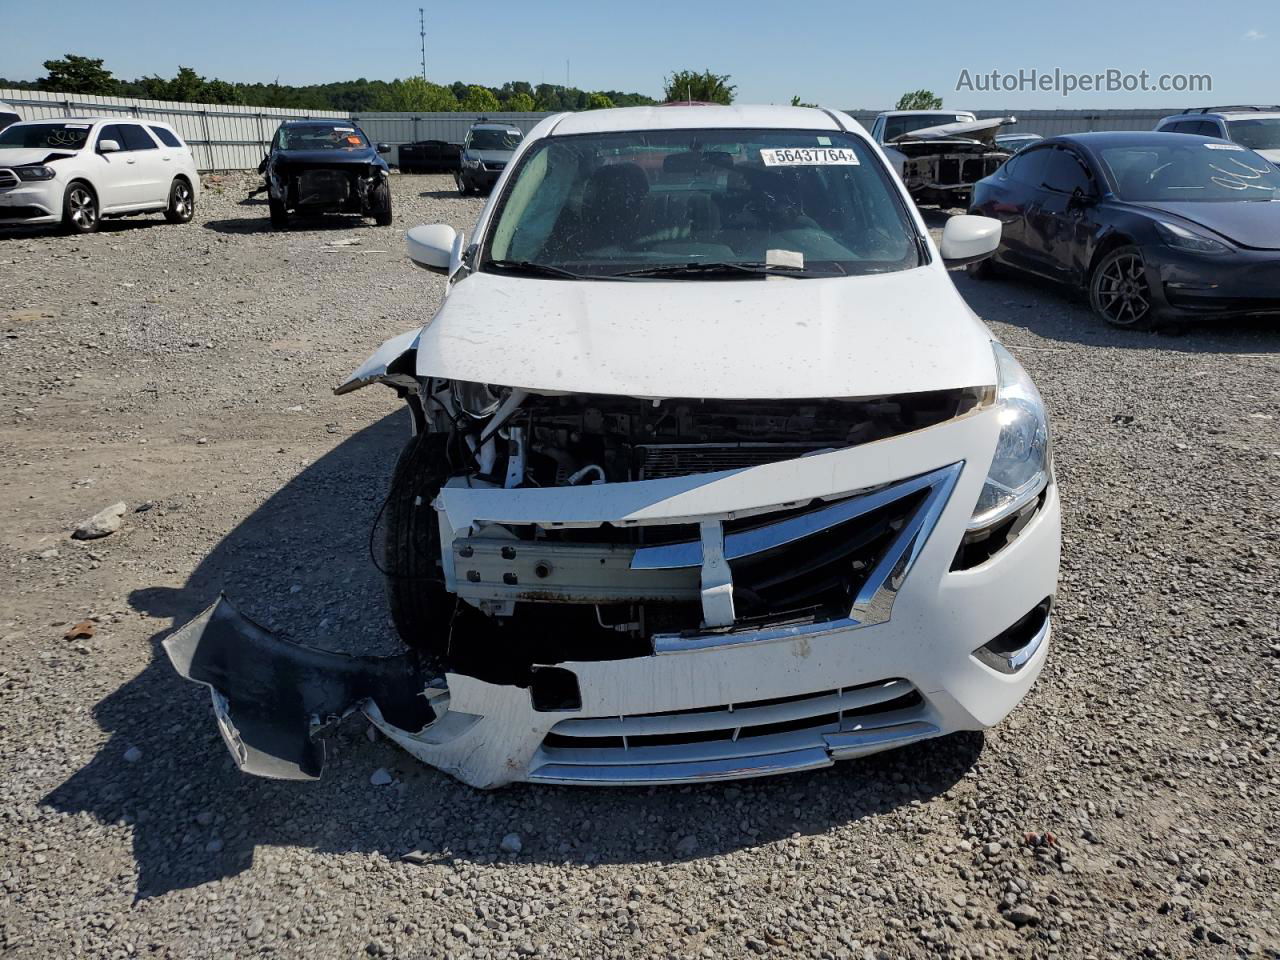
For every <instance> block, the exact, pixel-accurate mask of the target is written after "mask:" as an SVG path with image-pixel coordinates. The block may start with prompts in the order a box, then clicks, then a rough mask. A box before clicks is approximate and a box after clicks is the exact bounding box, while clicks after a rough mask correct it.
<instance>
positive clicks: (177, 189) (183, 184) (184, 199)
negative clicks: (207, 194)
mask: <svg viewBox="0 0 1280 960" xmlns="http://www.w3.org/2000/svg"><path fill="white" fill-rule="evenodd" d="M195 212H196V196H195V191H193V190H192V189H191V184H189V183H187V181H185V180H182V179H180V178H179V179H175V180H174V181H173V186H171V187H170V188H169V207H168V209H167V210H165V212H164V218H165V219H166V220H168V221H169V222H170V223H190V222H191V218H192V217H193V216H195Z"/></svg>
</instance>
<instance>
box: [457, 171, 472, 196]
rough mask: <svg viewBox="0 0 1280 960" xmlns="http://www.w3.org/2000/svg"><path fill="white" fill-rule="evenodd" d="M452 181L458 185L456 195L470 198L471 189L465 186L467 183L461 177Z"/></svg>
mask: <svg viewBox="0 0 1280 960" xmlns="http://www.w3.org/2000/svg"><path fill="white" fill-rule="evenodd" d="M454 181H455V182H456V183H457V184H458V194H459V195H460V196H463V197H469V196H471V188H470V187H469V186H467V181H466V180H464V179H463V178H462V176H461V175H458V176H456V177H454Z"/></svg>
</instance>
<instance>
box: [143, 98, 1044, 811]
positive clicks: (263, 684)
mask: <svg viewBox="0 0 1280 960" xmlns="http://www.w3.org/2000/svg"><path fill="white" fill-rule="evenodd" d="M999 235H1000V225H999V223H998V222H997V221H994V220H989V219H986V218H982V217H969V216H960V217H954V218H952V219H951V220H950V221H949V222H948V223H947V225H946V227H945V229H944V231H943V237H942V242H941V244H940V245H935V244H934V242H933V241H932V239H931V238H930V236H929V232H928V230H927V229H926V227H925V224H924V222H923V221H922V220H921V217H920V214H919V213H918V212H917V211H916V209H915V206H914V204H912V203H911V200H910V197H908V195H907V193H906V191H905V190H904V189H903V186H902V183H901V181H900V180H898V178H897V177H895V176H894V175H893V173H892V171H891V169H890V168H889V166H888V165H887V163H886V161H885V158H884V154H883V153H882V152H881V150H880V148H879V147H878V146H877V144H876V143H875V142H874V141H872V140H871V139H870V138H869V137H868V136H867V135H866V134H865V133H864V132H862V130H861V129H860V128H859V126H858V124H857V123H855V122H854V121H853V120H852V119H851V118H849V117H847V116H845V115H843V114H840V113H833V112H828V111H824V110H817V109H807V108H789V107H738V106H734V107H721V106H678V107H677V106H669V107H656V108H650V107H638V108H626V109H617V110H599V111H591V112H584V113H575V114H563V115H559V116H554V117H550V118H548V119H546V120H544V121H542V122H541V123H540V124H539V125H538V126H537V127H536V128H535V129H534V130H533V131H532V133H531V134H530V135H529V137H528V139H526V140H525V141H524V143H523V144H522V145H521V146H520V148H519V149H518V150H517V151H516V154H515V156H514V158H513V160H512V162H511V163H510V164H509V165H508V166H507V168H506V170H505V171H504V172H503V174H502V177H501V179H500V180H499V182H498V183H497V185H496V188H495V190H494V192H493V195H492V198H491V199H490V201H489V203H488V204H487V206H486V207H485V209H484V211H483V213H482V214H481V215H480V220H479V223H478V224H477V226H476V229H475V232H474V234H473V235H472V236H471V237H470V238H467V239H464V238H463V237H462V236H460V235H458V234H456V233H455V231H454V230H453V229H452V228H451V227H447V226H439V225H438V226H434V227H418V228H415V229H414V230H413V231H410V235H409V251H410V256H411V257H412V258H413V259H414V260H415V261H416V262H418V263H419V264H421V265H422V266H425V267H428V268H430V269H433V270H438V271H440V272H443V273H445V274H447V275H448V277H449V288H448V294H447V296H446V297H445V300H444V303H443V305H442V306H441V307H440V309H439V311H438V312H437V313H436V314H435V316H434V317H432V318H427V317H423V318H422V319H423V320H424V321H428V322H426V324H425V326H422V327H420V328H418V329H414V330H412V331H410V332H408V333H406V334H404V335H403V336H400V337H397V338H395V339H393V340H391V341H389V342H388V343H386V344H384V345H383V346H382V347H381V348H380V349H379V350H378V351H377V352H376V353H374V355H373V356H372V357H371V358H370V359H369V360H368V361H367V362H366V363H365V365H364V366H363V367H361V368H360V369H359V370H357V371H356V372H355V373H354V374H353V375H352V376H351V378H350V379H348V380H347V381H346V382H345V383H343V384H342V385H341V386H340V387H339V388H338V392H339V393H347V392H349V391H352V390H356V389H359V388H361V387H363V386H365V385H367V384H371V383H383V384H386V385H388V386H390V387H392V388H393V389H394V390H395V391H396V393H397V394H398V395H399V396H400V397H401V398H403V399H404V400H405V401H406V402H407V403H408V406H409V409H410V412H411V415H412V416H411V419H412V422H413V424H414V428H415V429H414V435H413V436H412V437H411V438H410V439H409V440H408V442H407V445H406V447H405V450H404V452H403V454H402V455H401V458H400V462H399V464H398V466H397V469H396V472H395V474H394V477H393V480H392V485H391V489H390V492H389V495H388V499H387V503H386V509H385V522H386V524H387V529H386V551H385V556H384V565H383V566H384V571H385V573H386V574H387V577H388V593H389V596H390V602H391V614H392V617H393V619H394V621H395V623H396V626H397V627H398V629H399V632H400V636H401V638H402V639H403V640H404V642H405V644H406V645H407V646H409V647H411V648H413V653H412V654H406V655H405V656H403V657H399V658H382V659H375V658H367V657H366V658H355V657H342V656H339V655H336V654H331V653H323V652H321V651H317V650H315V649H313V648H309V647H304V646H300V645H296V644H293V643H290V642H287V641H285V640H282V639H280V638H277V637H274V636H272V635H271V634H270V633H268V632H267V631H265V630H263V629H262V628H260V627H258V626H257V625H256V624H254V623H253V622H252V621H250V620H249V619H248V618H247V617H245V616H243V615H241V614H240V613H238V612H237V611H236V610H235V608H234V607H232V606H231V605H230V603H229V602H227V601H226V600H225V599H224V600H220V601H219V602H218V603H216V604H215V605H214V606H212V607H211V608H210V609H209V610H208V611H206V612H205V613H204V614H203V615H202V616H200V617H199V618H197V619H196V620H195V621H193V622H192V623H190V624H188V625H187V626H186V627H184V628H183V629H182V630H180V631H178V632H177V633H176V634H174V635H173V636H172V637H171V638H169V639H168V640H167V641H166V649H167V650H168V652H169V654H170V657H171V658H172V660H173V662H174V664H175V666H176V667H177V668H178V670H179V672H181V673H182V674H183V675H184V676H186V677H188V678H189V679H192V680H195V681H197V682H199V683H203V684H205V685H207V686H209V687H211V688H212V690H213V702H214V707H215V712H216V713H217V716H218V718H219V722H220V724H221V726H222V730H223V733H224V735H225V737H226V739H227V742H228V744H229V745H230V747H231V749H232V753H233V755H234V756H235V757H236V759H237V761H238V763H239V764H240V766H241V767H242V768H243V769H245V770H246V771H249V772H253V773H261V774H265V775H268V776H275V777H314V776H317V775H318V774H319V769H320V765H321V760H322V752H321V750H320V748H319V746H318V744H317V742H316V740H315V737H316V736H317V735H322V734H323V732H324V731H325V730H326V729H328V727H329V724H328V723H327V722H326V721H327V719H328V718H331V717H341V716H343V715H345V714H346V713H347V712H349V711H350V710H352V709H355V708H359V709H362V710H363V711H364V712H365V714H366V715H367V716H368V717H369V718H370V719H371V720H372V722H373V723H374V724H376V725H377V726H378V727H379V729H381V730H382V731H383V732H384V733H385V734H386V735H387V736H388V737H390V738H391V739H393V740H394V741H396V742H397V743H398V744H400V745H401V746H403V747H404V748H405V749H407V750H409V751H410V752H412V753H413V754H414V755H416V756H417V757H419V758H420V759H422V760H424V761H426V762H428V763H430V764H433V765H435V766H437V767H440V768H441V769H443V770H446V771H448V772H449V773H451V774H453V775H454V776H456V777H459V778H460V779H462V780H464V781H466V782H467V783H470V784H474V785H476V786H482V787H492V786H498V785H501V784H504V783H508V782H511V781H516V780H526V781H531V782H540V783H571V784H653V783H687V782H700V781H707V780H723V779H730V778H737V777H754V776H762V775H766V774H775V773H782V772H787V771H796V770H808V769H813V768H816V767H823V766H828V765H830V764H831V763H833V762H834V761H836V760H841V759H845V758H849V757H856V756H861V755H864V754H869V753H874V752H875V751H878V750H885V749H889V748H892V747H900V746H902V745H904V744H909V743H912V742H915V741H920V740H924V739H926V738H930V737H937V736H940V735H944V734H948V733H952V732H954V731H959V730H977V729H982V728H984V727H988V726H991V725H992V724H995V723H998V722H999V721H1000V720H1001V719H1002V718H1003V717H1004V716H1005V715H1006V714H1007V713H1008V712H1009V711H1010V710H1012V709H1013V708H1014V706H1015V705H1016V704H1017V703H1018V702H1019V701H1020V700H1021V699H1022V698H1023V697H1024V696H1025V695H1026V693H1027V691H1028V690H1029V689H1030V688H1031V685H1032V684H1033V683H1034V681H1035V679H1036V677H1037V675H1038V674H1039V673H1040V670H1041V668H1042V667H1043V665H1044V662H1045V658H1046V656H1047V653H1048V649H1049V643H1048V638H1049V632H1050V623H1051V611H1052V605H1053V598H1054V595H1055V591H1056V588H1057V579H1058V552H1059V540H1060V534H1059V505H1058V493H1057V488H1056V484H1055V483H1054V478H1053V469H1052V464H1051V459H1050V445H1049V428H1048V423H1047V419H1046V415H1045V408H1044V405H1043V404H1042V402H1041V399H1040V396H1039V394H1038V393H1037V392H1036V388H1035V387H1034V386H1033V385H1032V383H1031V381H1030V380H1029V379H1028V377H1027V374H1026V373H1025V371H1023V369H1022V368H1021V367H1020V366H1019V365H1018V363H1017V361H1016V360H1015V359H1014V358H1013V357H1012V356H1011V355H1010V354H1009V352H1008V351H1007V350H1006V349H1005V348H1004V347H1002V346H1001V345H1000V344H999V343H998V342H996V341H995V338H994V337H993V335H992V333H991V331H990V330H988V329H987V328H986V327H985V326H984V325H983V324H982V322H981V321H980V320H979V319H978V317H976V316H975V315H974V314H973V312H972V311H971V310H969V308H968V307H967V306H966V305H965V303H964V301H963V300H962V299H961V298H960V295H959V293H958V292H957V291H956V288H955V286H954V285H953V284H952V282H951V278H950V277H949V276H948V274H947V268H948V267H949V266H956V265H959V264H962V263H966V262H972V261H975V260H978V259H981V258H982V257H984V256H988V255H989V254H990V253H991V251H992V250H993V249H994V248H995V246H996V244H997V243H998V240H999ZM369 616H370V617H375V616H377V614H376V613H374V612H372V611H371V612H370V614H369Z"/></svg>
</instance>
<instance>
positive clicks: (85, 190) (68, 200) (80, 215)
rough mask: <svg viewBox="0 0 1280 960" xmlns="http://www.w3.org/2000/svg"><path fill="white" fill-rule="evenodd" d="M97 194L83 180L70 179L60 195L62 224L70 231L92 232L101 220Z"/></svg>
mask: <svg viewBox="0 0 1280 960" xmlns="http://www.w3.org/2000/svg"><path fill="white" fill-rule="evenodd" d="M99 213H100V212H99V210H98V195H97V194H96V193H94V192H93V187H91V186H89V184H87V183H85V182H84V181H83V180H72V181H71V182H70V183H69V184H67V189H66V192H65V193H63V195H62V226H63V227H64V228H65V229H66V230H67V231H69V232H70V233H93V232H94V231H96V230H97V229H98V224H99V223H101V222H102V217H101V216H100V215H99Z"/></svg>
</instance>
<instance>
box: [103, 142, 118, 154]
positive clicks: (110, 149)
mask: <svg viewBox="0 0 1280 960" xmlns="http://www.w3.org/2000/svg"><path fill="white" fill-rule="evenodd" d="M119 150H120V141H118V140H99V141H98V152H99V153H118V152H119Z"/></svg>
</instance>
